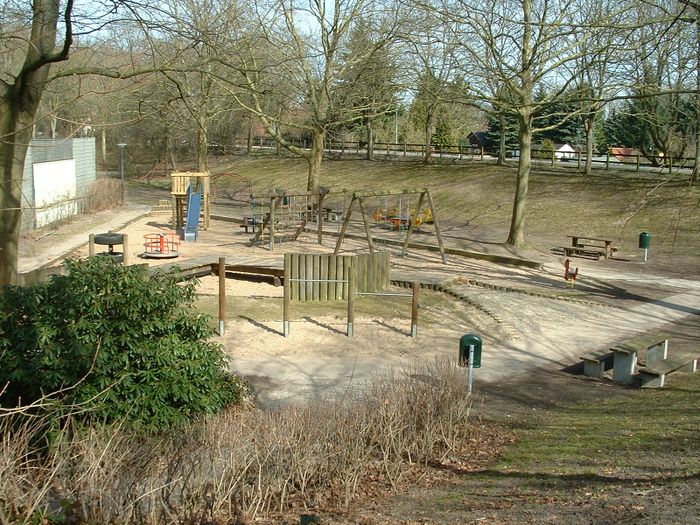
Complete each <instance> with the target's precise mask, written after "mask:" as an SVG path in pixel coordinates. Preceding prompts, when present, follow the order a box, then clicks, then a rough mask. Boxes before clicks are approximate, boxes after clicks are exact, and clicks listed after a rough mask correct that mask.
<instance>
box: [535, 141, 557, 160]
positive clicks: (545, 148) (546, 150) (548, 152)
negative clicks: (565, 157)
mask: <svg viewBox="0 0 700 525" xmlns="http://www.w3.org/2000/svg"><path fill="white" fill-rule="evenodd" d="M556 149H557V146H556V144H554V142H552V141H551V140H549V139H544V140H543V141H542V145H541V146H540V147H539V148H533V150H532V158H533V159H542V160H552V157H553V156H554V152H555V151H556Z"/></svg>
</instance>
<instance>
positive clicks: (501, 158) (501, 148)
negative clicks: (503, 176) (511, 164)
mask: <svg viewBox="0 0 700 525" xmlns="http://www.w3.org/2000/svg"><path fill="white" fill-rule="evenodd" d="M498 123H499V125H500V126H501V133H500V137H499V144H498V159H497V160H496V165H497V166H503V165H504V164H505V163H506V119H505V117H504V116H503V113H500V114H499V115H498Z"/></svg>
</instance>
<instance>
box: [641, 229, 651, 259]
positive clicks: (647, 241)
mask: <svg viewBox="0 0 700 525" xmlns="http://www.w3.org/2000/svg"><path fill="white" fill-rule="evenodd" d="M649 246H651V233H649V232H642V233H640V234H639V247H640V248H643V249H644V262H647V259H648V257H649Z"/></svg>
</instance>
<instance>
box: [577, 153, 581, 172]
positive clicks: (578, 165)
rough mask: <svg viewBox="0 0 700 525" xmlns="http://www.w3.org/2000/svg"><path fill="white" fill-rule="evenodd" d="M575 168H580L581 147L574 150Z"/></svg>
mask: <svg viewBox="0 0 700 525" xmlns="http://www.w3.org/2000/svg"><path fill="white" fill-rule="evenodd" d="M576 169H577V170H580V169H581V148H579V149H577V150H576Z"/></svg>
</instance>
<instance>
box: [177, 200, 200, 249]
mask: <svg viewBox="0 0 700 525" xmlns="http://www.w3.org/2000/svg"><path fill="white" fill-rule="evenodd" d="M201 210H202V193H201V192H197V193H195V192H193V191H192V190H191V188H189V191H188V192H187V219H186V220H185V227H184V229H183V235H182V237H183V239H184V240H185V241H195V242H196V241H197V236H198V235H199V214H200V212H201Z"/></svg>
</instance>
